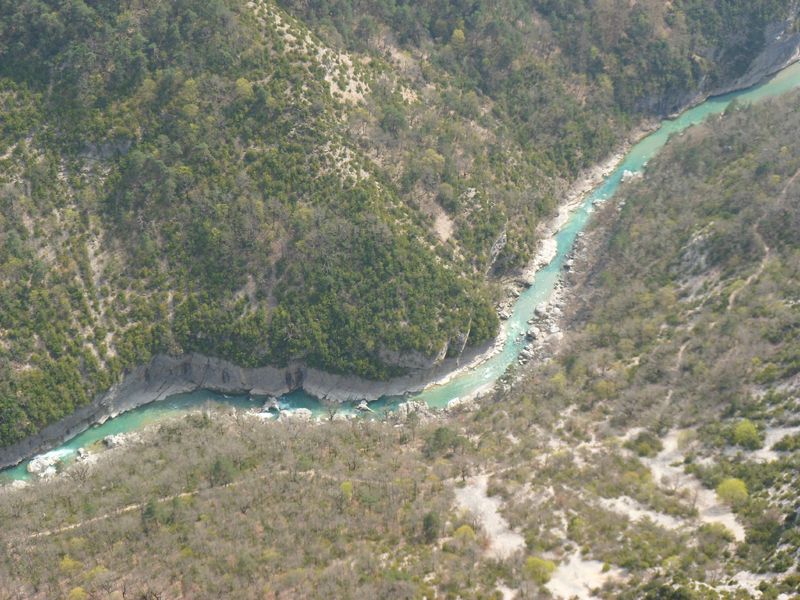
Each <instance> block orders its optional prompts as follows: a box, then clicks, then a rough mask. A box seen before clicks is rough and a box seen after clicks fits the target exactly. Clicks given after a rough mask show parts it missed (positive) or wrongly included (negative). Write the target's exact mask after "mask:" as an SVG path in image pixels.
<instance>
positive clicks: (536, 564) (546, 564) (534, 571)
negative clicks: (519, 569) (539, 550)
mask: <svg viewBox="0 0 800 600" xmlns="http://www.w3.org/2000/svg"><path fill="white" fill-rule="evenodd" d="M555 570H556V564H555V563H554V562H553V561H552V560H546V559H544V558H539V557H538V556H529V557H528V559H527V560H526V561H525V566H524V567H523V571H524V572H525V576H526V577H527V578H528V579H531V580H533V581H535V582H536V583H538V584H539V585H544V584H545V583H547V582H548V581H550V577H551V576H552V575H553V571H555Z"/></svg>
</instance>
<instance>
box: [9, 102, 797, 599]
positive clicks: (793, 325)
mask: <svg viewBox="0 0 800 600" xmlns="http://www.w3.org/2000/svg"><path fill="white" fill-rule="evenodd" d="M798 100H800V93H797V92H795V93H791V94H789V95H787V96H786V97H785V98H782V99H780V100H777V101H772V102H768V103H765V104H763V105H758V106H755V107H752V108H747V109H743V110H742V109H738V108H736V107H735V106H734V107H732V108H731V109H730V110H729V111H728V113H727V114H726V115H724V116H722V117H720V118H719V119H715V120H714V121H712V122H710V123H708V124H706V125H701V126H696V127H693V128H691V129H689V130H687V132H686V133H685V134H684V135H682V136H680V137H676V138H674V139H672V140H671V141H670V142H669V143H668V144H667V146H666V147H665V149H664V150H663V152H662V153H661V154H660V155H659V157H658V158H657V159H655V160H653V161H652V162H651V163H650V164H649V165H648V167H647V169H646V172H645V174H644V176H643V177H642V178H641V180H639V181H633V182H630V183H627V184H624V185H623V187H622V188H621V189H620V191H619V195H618V196H615V198H614V199H613V200H611V201H610V202H609V203H608V204H607V205H605V206H603V207H602V208H598V215H597V217H598V219H597V222H596V225H595V227H594V229H593V230H592V231H591V232H590V234H589V235H587V236H585V237H586V238H587V241H586V244H587V246H586V248H585V249H584V250H591V252H587V251H582V252H581V253H579V255H578V256H577V257H576V259H575V275H574V276H570V278H571V281H570V283H569V287H570V289H572V290H573V293H574V295H575V296H577V297H576V299H575V301H576V304H575V306H576V310H575V311H574V312H575V313H576V314H573V315H571V317H570V321H569V323H570V327H569V333H568V335H567V336H566V337H565V339H564V341H563V342H562V346H561V348H560V350H559V352H558V353H557V354H556V355H555V356H554V357H553V359H552V360H551V361H549V362H547V363H545V364H534V363H529V366H528V367H526V370H525V371H523V372H520V373H517V374H516V375H518V376H519V377H509V378H507V381H506V383H507V384H508V385H509V386H510V389H508V390H506V391H503V390H500V389H498V391H497V393H496V394H495V396H494V397H493V398H491V399H486V400H485V401H484V402H483V403H482V405H481V406H480V408H479V409H478V410H476V411H471V412H464V413H461V414H458V413H456V414H453V413H452V412H451V413H450V414H448V415H446V416H440V418H438V419H434V418H433V416H432V415H431V414H429V413H428V412H427V411H426V410H425V409H424V408H423V407H419V406H414V405H413V404H412V405H407V406H406V409H405V410H401V411H398V413H397V414H396V415H394V416H393V417H391V418H390V419H387V421H386V422H379V421H377V420H376V421H367V420H356V421H351V422H341V421H340V420H339V419H337V418H336V415H335V414H333V413H332V414H331V419H330V421H331V422H327V423H324V424H313V423H301V422H298V421H297V420H294V419H283V418H282V419H281V421H279V422H264V421H262V420H261V419H257V418H250V417H247V416H245V415H243V414H238V415H235V414H224V413H223V412H218V413H211V414H209V412H208V411H204V412H198V413H196V414H194V415H191V416H188V417H187V418H185V419H181V420H176V421H173V422H168V423H162V424H161V425H159V426H156V427H152V428H150V429H149V430H147V431H145V432H144V433H143V434H142V438H141V439H139V440H138V441H137V440H130V441H129V442H128V446H127V447H121V448H116V449H112V450H109V451H107V452H105V453H100V452H98V456H93V457H91V458H89V459H88V460H84V461H79V462H77V463H75V464H73V465H71V466H68V467H66V468H65V469H64V473H63V475H61V476H58V477H56V478H54V479H52V480H50V481H44V482H38V483H35V484H33V485H30V486H28V487H26V488H23V489H22V490H12V489H8V488H3V489H2V490H0V520H1V521H2V522H3V523H4V524H5V525H4V528H3V531H2V533H1V534H0V536H1V537H0V539H2V541H3V542H4V544H5V551H4V552H2V553H0V598H4V596H3V594H5V597H8V598H15V597H20V596H21V597H26V598H49V597H60V596H68V595H70V594H71V595H72V597H73V598H85V597H90V594H96V595H98V596H103V595H108V597H112V598H115V597H120V594H123V593H124V594H125V595H126V596H124V597H130V596H133V597H142V598H148V597H150V598H152V597H159V595H160V596H161V597H168V598H173V597H174V598H182V597H187V598H189V597H191V598H217V597H225V596H229V595H237V596H240V597H244V598H249V597H252V598H260V597H268V598H293V597H309V598H326V597H342V596H348V597H354V598H375V597H380V598H419V597H423V596H424V597H428V598H433V597H448V596H452V597H462V598H475V599H478V598H487V597H501V596H505V597H507V596H508V595H513V594H516V597H518V598H524V597H534V598H536V597H548V596H555V597H561V598H566V597H571V596H572V595H573V594H575V595H578V596H579V597H589V596H590V592H591V595H592V596H597V597H601V598H609V599H611V598H631V599H633V598H637V599H639V598H647V599H649V600H657V599H660V598H678V599H688V600H695V599H697V600H700V599H712V600H717V599H720V600H721V599H726V598H764V599H768V598H787V597H788V598H792V597H793V594H794V595H796V594H797V591H798V589H800V578H799V576H798V567H799V566H800V564H798V556H799V555H798V552H800V536H799V535H798V531H799V529H798V519H797V498H798V497H799V495H800V468H798V467H799V466H800V462H799V461H800V405H799V404H798V393H799V392H800V385H799V382H798V356H800V349H799V348H798V346H797V344H798V335H797V326H798V322H800V321H798V318H799V317H800V312H798V311H799V310H800V304H798V297H799V296H800V290H798V282H799V281H800V277H799V276H798V273H797V269H798V266H799V265H800V260H799V259H800V237H798V232H800V227H798V219H800V175H798V172H799V170H800V140H799V139H798V137H797V135H796V131H797V130H798V127H800V113H798V111H797V110H796V107H797V102H798ZM573 277H574V279H572V278H573ZM581 298H583V299H584V300H583V302H580V299H581ZM512 384H513V385H512ZM401 423H402V424H403V426H402V427H398V426H397V425H399V424H401ZM210 439H211V440H214V443H213V444H209V440H210ZM95 450H97V449H94V448H93V449H92V451H93V452H94V451H95ZM121 474H122V475H121ZM115 594H116V595H115ZM782 594H783V595H782Z"/></svg>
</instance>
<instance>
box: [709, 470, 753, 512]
mask: <svg viewBox="0 0 800 600" xmlns="http://www.w3.org/2000/svg"><path fill="white" fill-rule="evenodd" d="M717 496H719V498H720V500H722V501H723V502H725V503H726V504H728V505H730V506H732V507H734V508H737V507H740V506H742V505H743V504H744V503H745V502H747V498H748V497H749V494H748V493H747V485H746V484H745V482H744V481H742V480H741V479H737V478H735V477H729V478H727V479H724V480H723V481H722V482H721V483H720V484H719V485H718V486H717Z"/></svg>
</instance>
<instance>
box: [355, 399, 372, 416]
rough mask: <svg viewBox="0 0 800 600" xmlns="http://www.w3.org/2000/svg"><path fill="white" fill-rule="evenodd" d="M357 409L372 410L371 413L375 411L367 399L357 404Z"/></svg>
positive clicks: (362, 410)
mask: <svg viewBox="0 0 800 600" xmlns="http://www.w3.org/2000/svg"><path fill="white" fill-rule="evenodd" d="M356 410H360V411H361V412H371V413H374V412H375V411H374V410H372V409H371V408H370V407H369V404H367V401H366V400H362V401H361V402H359V403H358V406H356Z"/></svg>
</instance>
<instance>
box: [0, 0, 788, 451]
mask: <svg viewBox="0 0 800 600" xmlns="http://www.w3.org/2000/svg"><path fill="white" fill-rule="evenodd" d="M639 4H641V6H639V7H638V8H628V9H625V10H624V11H622V13H620V14H621V15H622V17H621V18H620V19H618V20H613V21H609V18H608V14H607V13H604V12H603V10H605V9H603V7H600V6H598V7H586V6H583V4H582V3H575V2H570V3H563V5H560V4H558V3H547V2H543V3H533V5H531V6H528V5H523V4H520V3H517V2H510V1H509V2H507V3H501V5H500V6H498V7H497V10H496V11H494V12H493V11H492V10H490V9H489V8H487V7H483V6H482V5H480V3H478V4H475V5H474V6H469V7H468V6H466V5H465V6H462V5H461V4H459V3H453V4H447V5H441V4H438V3H437V4H436V5H435V6H434V5H428V4H426V3H422V4H420V5H419V6H417V7H416V8H414V9H411V8H410V7H408V6H405V5H404V6H403V7H400V6H393V5H392V6H393V7H387V6H384V5H382V4H372V3H371V4H370V8H369V9H368V10H366V9H364V7H361V6H355V5H351V4H348V3H343V4H342V5H341V7H339V5H336V6H334V7H332V8H331V13H330V14H331V15H333V16H334V17H335V27H332V26H331V25H330V24H329V23H328V22H327V21H325V19H321V18H320V15H319V14H318V13H319V10H318V9H319V7H318V6H316V5H315V4H313V3H311V4H304V5H302V6H295V5H294V4H291V3H286V4H284V5H283V6H284V8H285V9H286V10H288V11H291V12H292V13H293V14H294V15H295V16H292V14H290V12H286V11H285V10H284V9H283V8H280V7H279V6H277V5H275V4H273V3H270V2H259V3H255V2H250V3H242V2H234V1H232V0H231V1H228V0H215V1H212V2H206V1H203V2H200V1H199V0H181V1H180V2H171V3H167V2H164V1H163V0H147V1H145V2H121V3H120V2H107V1H101V0H98V1H95V2H84V1H82V0H77V1H75V2H70V3H67V4H64V3H59V2H54V1H35V2H25V3H18V2H12V1H10V0H4V1H3V2H1V3H0V101H1V102H2V109H3V115H4V119H3V125H2V137H1V138H0V144H1V146H0V157H2V167H3V168H2V175H1V176H2V191H0V201H1V202H2V203H3V211H2V237H1V238H0V241H2V247H1V248H0V252H1V253H2V262H1V263H0V264H1V265H2V266H1V267H0V268H2V283H0V306H1V307H2V311H0V412H1V413H2V419H0V423H2V427H1V428H0V444H3V445H6V444H9V443H11V442H13V441H15V440H19V439H21V438H24V437H25V436H27V435H30V434H31V433H34V432H36V431H37V430H39V429H41V428H42V427H43V426H44V425H46V424H48V423H51V422H53V421H55V420H57V419H58V418H59V417H61V416H63V415H65V414H68V413H70V412H71V411H72V410H73V409H74V408H75V407H77V406H80V405H84V404H86V403H87V402H88V401H89V400H90V399H91V398H92V396H93V395H94V394H96V393H98V392H100V391H102V390H105V389H107V388H108V387H109V386H110V385H111V384H112V383H113V382H115V381H117V380H118V379H119V377H120V376H121V374H123V373H124V372H125V371H126V370H129V369H130V368H131V367H133V366H135V365H138V364H142V363H146V362H147V360H148V359H149V358H150V357H151V356H153V355H154V354H156V353H170V354H181V353H185V352H192V351H197V352H202V353H204V354H207V355H212V356H216V357H220V358H224V359H227V360H231V361H233V362H234V363H236V364H240V365H242V366H255V365H264V364H274V365H281V366H282V365H286V364H288V363H290V362H293V361H298V362H301V363H303V364H307V365H309V366H314V367H318V368H321V369H325V370H327V371H332V372H337V373H349V374H356V375H359V376H362V377H367V378H372V379H385V378H387V377H390V376H392V375H397V374H400V373H403V372H406V371H408V370H409V369H412V368H419V367H425V366H427V365H430V364H432V363H435V362H436V361H437V360H440V359H441V358H442V357H443V356H445V355H449V356H457V355H458V354H459V353H460V352H461V351H462V350H463V349H464V347H465V346H470V345H472V346H474V345H478V344H480V343H481V342H483V341H486V340H488V339H490V338H491V337H492V336H493V335H494V333H495V332H496V330H497V322H498V321H497V317H496V315H495V312H494V310H493V308H492V301H493V300H496V299H497V295H498V292H497V290H494V289H493V286H492V284H491V282H492V281H493V280H491V279H489V280H487V274H495V275H496V274H503V273H507V272H509V271H510V270H513V269H515V268H518V267H520V266H521V265H523V264H524V263H525V261H526V260H527V259H528V257H529V256H530V254H531V252H532V250H533V249H534V248H535V244H536V241H537V240H536V224H537V223H538V222H539V221H540V220H541V218H542V216H543V215H547V214H549V213H550V212H551V211H552V210H553V208H554V206H555V205H556V203H557V199H558V198H559V194H560V193H561V192H562V191H563V189H564V187H565V184H566V182H568V181H570V180H571V179H573V178H574V177H575V176H576V175H577V174H578V173H579V172H580V170H581V169H582V168H585V167H587V166H590V165H592V164H593V163H594V162H596V161H597V160H598V159H599V158H602V157H603V156H605V155H606V154H607V153H608V152H609V151H610V150H611V149H612V148H613V147H614V146H615V145H616V144H618V143H619V142H620V141H621V140H623V139H624V137H625V136H626V135H627V133H628V132H629V131H630V130H631V128H632V127H633V126H634V125H635V124H637V123H638V122H639V121H640V120H641V119H643V118H645V117H647V116H648V115H651V114H652V112H653V111H655V112H661V111H664V110H673V109H674V108H676V107H678V106H680V105H681V103H682V102H685V101H689V100H690V98H691V97H693V96H694V95H696V94H698V93H701V94H702V93H703V92H704V91H708V90H710V89H713V87H714V86H715V85H718V84H722V83H724V82H729V81H732V80H734V79H735V78H736V77H738V76H739V75H740V74H742V73H743V72H745V71H746V70H747V66H748V65H749V64H750V62H751V61H752V60H753V58H754V57H756V56H757V55H758V54H759V52H760V51H761V50H762V49H763V48H764V47H765V44H766V43H767V42H768V41H769V40H767V39H766V38H765V32H766V31H767V27H768V25H773V26H777V27H778V28H779V29H780V31H781V35H786V36H791V35H792V34H793V31H794V27H795V25H794V16H796V6H795V5H794V4H793V3H792V2H788V1H786V2H779V1H777V0H773V1H771V2H766V1H765V2H756V3H753V2H734V3H720V4H719V6H717V4H716V3H711V4H708V5H705V4H702V3H675V5H674V6H673V7H672V8H671V9H669V10H667V11H664V10H662V9H659V8H658V6H657V4H658V3H648V4H646V5H645V4H642V3H639ZM326 6H327V5H326ZM604 6H605V5H604ZM340 8H341V9H340ZM605 8H606V9H607V8H608V7H605ZM301 9H302V10H301ZM384 9H385V10H384ZM348 11H349V12H348ZM348 15H349V16H348ZM354 15H357V16H354ZM362 17H363V18H362ZM367 17H370V18H372V22H371V24H370V22H369V21H367V20H366V19H367ZM787 18H788V20H787ZM306 23H308V24H309V26H310V27H311V28H312V29H313V30H314V32H315V33H314V32H312V31H311V29H309V27H308V26H307V25H306ZM598 23H605V24H606V25H608V26H609V27H610V26H611V25H614V27H611V29H610V30H609V31H606V29H607V28H604V27H598V26H596V25H598ZM575 28H577V30H578V31H579V32H582V33H581V36H582V37H583V38H585V42H586V44H588V46H587V45H586V44H579V45H574V44H573V43H572V42H573V41H574V39H575V35H576V34H575ZM358 32H361V33H358ZM457 32H460V33H457ZM362 34H363V35H362ZM598 36H599V37H598ZM651 38H654V39H656V40H657V42H656V43H654V44H651V43H649V42H648V43H645V42H644V40H646V39H651ZM359 40H360V41H359ZM587 48H588V49H587ZM701 50H702V52H701ZM693 65H694V66H693ZM690 72H691V73H690ZM632 81H640V82H641V86H639V87H633V88H632V87H630V85H629V84H630V83H631V82H632ZM676 82H680V85H677V83H676ZM676 86H677V87H676ZM676 90H678V91H676ZM667 97H669V98H671V99H667ZM659 98H661V100H658V99H659Z"/></svg>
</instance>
